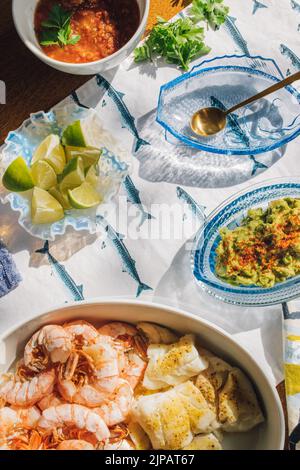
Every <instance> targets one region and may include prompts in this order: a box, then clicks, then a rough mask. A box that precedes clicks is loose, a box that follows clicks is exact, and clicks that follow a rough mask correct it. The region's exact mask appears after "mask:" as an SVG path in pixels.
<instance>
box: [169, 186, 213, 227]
mask: <svg viewBox="0 0 300 470" xmlns="http://www.w3.org/2000/svg"><path fill="white" fill-rule="evenodd" d="M176 194H177V197H178V199H180V200H181V201H183V202H184V203H186V204H187V205H188V206H189V208H190V210H191V212H192V214H194V215H195V216H196V217H197V219H199V220H200V221H203V220H204V219H205V209H206V207H205V206H201V205H200V204H198V203H197V202H196V201H195V199H194V198H193V197H192V196H191V195H190V194H189V193H188V192H187V191H185V189H183V188H181V187H180V186H177V188H176Z"/></svg>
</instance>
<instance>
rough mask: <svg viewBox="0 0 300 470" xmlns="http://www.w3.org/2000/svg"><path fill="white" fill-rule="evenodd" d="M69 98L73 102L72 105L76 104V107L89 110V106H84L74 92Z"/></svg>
mask: <svg viewBox="0 0 300 470" xmlns="http://www.w3.org/2000/svg"><path fill="white" fill-rule="evenodd" d="M70 96H71V98H72V100H73V101H74V103H75V104H77V105H78V106H80V107H81V108H84V109H90V108H89V106H86V105H85V104H83V103H81V101H80V99H79V98H78V95H77V93H76V91H72V93H71V95H70Z"/></svg>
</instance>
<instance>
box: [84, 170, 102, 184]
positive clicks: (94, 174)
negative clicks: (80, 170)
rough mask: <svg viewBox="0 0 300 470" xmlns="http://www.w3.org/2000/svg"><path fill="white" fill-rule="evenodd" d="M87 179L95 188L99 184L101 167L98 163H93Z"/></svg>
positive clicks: (86, 176)
mask: <svg viewBox="0 0 300 470" xmlns="http://www.w3.org/2000/svg"><path fill="white" fill-rule="evenodd" d="M85 181H86V182H87V183H90V184H91V185H92V186H94V187H95V188H96V187H97V186H98V182H99V169H98V166H97V165H92V166H91V167H90V168H89V169H88V171H87V172H86V175H85Z"/></svg>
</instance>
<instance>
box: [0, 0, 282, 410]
mask: <svg viewBox="0 0 300 470" xmlns="http://www.w3.org/2000/svg"><path fill="white" fill-rule="evenodd" d="M24 2H26V0H24ZM11 3H12V2H11V0H1V14H0V44H1V46H2V63H1V67H0V80H3V81H4V82H5V85H6V104H5V105H1V104H0V143H1V142H3V141H4V139H5V137H6V136H7V133H8V132H9V131H10V130H12V129H16V128H17V127H18V126H19V125H20V124H21V123H22V122H23V121H24V119H26V118H27V117H28V116H29V114H30V113H34V112H36V111H40V110H48V109H49V108H51V107H52V106H54V105H55V104H56V103H58V102H59V101H61V100H62V99H63V98H65V97H66V96H67V95H69V94H70V93H71V92H72V91H73V90H75V89H76V88H78V87H79V86H80V85H82V84H83V83H85V82H86V81H87V80H89V78H90V77H89V76H78V75H69V74H65V73H63V72H59V71H57V70H55V69H52V68H51V67H49V66H48V65H45V64H43V63H42V62H41V61H40V60H39V59H37V58H36V57H35V56H34V55H33V54H32V53H31V52H30V51H29V50H28V49H27V48H26V47H25V46H24V44H23V43H22V41H21V40H20V38H19V37H18V35H17V33H16V30H15V28H14V24H13V20H12V14H11ZM188 3H189V0H151V11H150V16H149V21H148V28H150V27H151V26H152V25H153V24H154V22H155V18H156V16H157V15H161V16H163V17H165V18H171V17H172V16H173V15H174V14H175V13H177V12H178V11H179V10H180V9H182V8H183V7H184V6H186V5H187V4H188ZM0 223H1V219H0ZM277 390H278V393H279V395H280V399H281V401H282V403H283V407H284V410H285V413H286V401H285V389H284V383H283V382H282V383H281V384H280V385H279V386H278V387H277Z"/></svg>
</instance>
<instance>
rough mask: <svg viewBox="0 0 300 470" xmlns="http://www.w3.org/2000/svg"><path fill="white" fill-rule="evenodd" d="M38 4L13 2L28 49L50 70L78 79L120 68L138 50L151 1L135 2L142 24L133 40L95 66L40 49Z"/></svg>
mask: <svg viewBox="0 0 300 470" xmlns="http://www.w3.org/2000/svg"><path fill="white" fill-rule="evenodd" d="M38 1H39V0H25V1H24V0H13V2H12V14H13V20H14V23H15V27H16V30H17V32H18V34H19V36H20V38H21V39H22V41H23V42H24V44H25V46H27V47H28V49H29V50H30V51H31V52H33V54H34V55H35V56H37V57H38V58H39V59H40V60H42V61H43V62H45V63H46V64H48V65H50V66H51V67H53V68H55V69H57V70H61V71H62V72H67V73H71V74H75V75H94V74H95V73H98V72H103V71H104V70H107V69H112V68H114V67H116V66H117V65H120V64H121V63H122V62H123V61H124V60H125V59H126V58H127V57H128V56H129V55H130V54H131V52H132V51H133V50H134V49H135V48H136V46H137V45H138V43H139V42H140V40H141V38H142V35H143V33H144V31H145V29H146V24H147V19H148V16H149V7H150V0H136V1H137V3H138V6H139V9H140V24H139V27H138V29H137V31H136V32H135V34H134V35H133V36H132V38H131V39H130V40H129V41H128V42H127V43H126V44H125V45H124V46H123V47H122V48H121V49H119V50H118V51H117V52H115V53H114V54H112V55H110V56H108V57H105V58H104V59H101V60H97V61H95V62H87V63H84V64H73V63H67V62H60V61H59V60H55V59H52V58H51V57H48V56H47V55H46V54H45V53H44V52H43V50H42V48H41V47H40V45H39V43H38V40H37V37H36V34H35V31H34V12H35V9H36V6H37V3H38Z"/></svg>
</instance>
